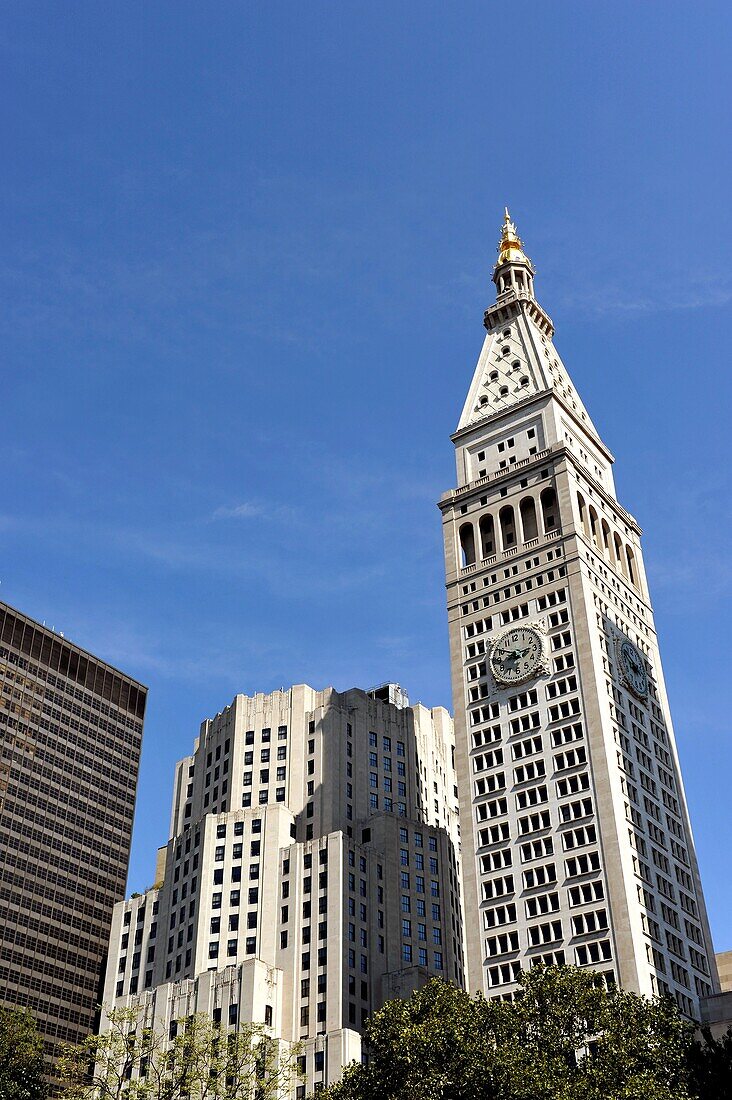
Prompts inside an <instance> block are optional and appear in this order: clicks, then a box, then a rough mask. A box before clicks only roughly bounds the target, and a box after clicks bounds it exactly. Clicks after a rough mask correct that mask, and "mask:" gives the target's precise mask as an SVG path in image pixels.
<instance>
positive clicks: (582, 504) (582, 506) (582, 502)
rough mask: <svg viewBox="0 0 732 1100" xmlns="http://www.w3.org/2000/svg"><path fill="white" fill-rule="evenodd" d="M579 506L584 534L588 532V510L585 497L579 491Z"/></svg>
mask: <svg viewBox="0 0 732 1100" xmlns="http://www.w3.org/2000/svg"><path fill="white" fill-rule="evenodd" d="M577 506H578V507H579V518H580V523H581V525H582V534H583V535H586V534H587V512H586V510H585V498H584V497H583V496H582V493H577Z"/></svg>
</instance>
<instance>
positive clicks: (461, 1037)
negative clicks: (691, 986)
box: [324, 967, 716, 1100]
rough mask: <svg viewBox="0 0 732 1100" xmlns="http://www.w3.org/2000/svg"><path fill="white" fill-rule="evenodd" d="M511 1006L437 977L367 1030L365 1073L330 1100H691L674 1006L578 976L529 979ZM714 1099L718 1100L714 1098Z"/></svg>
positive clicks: (685, 1037)
mask: <svg viewBox="0 0 732 1100" xmlns="http://www.w3.org/2000/svg"><path fill="white" fill-rule="evenodd" d="M520 986H521V988H520V994H519V996H518V997H517V998H516V999H515V1000H514V1001H512V1002H506V1001H486V1000H484V999H483V998H482V997H476V998H470V997H469V996H468V995H467V994H465V993H462V992H461V991H459V990H457V989H455V988H453V987H452V986H448V985H447V984H446V983H444V982H441V981H438V980H433V981H432V982H430V983H429V984H428V985H426V986H425V987H424V988H422V989H421V990H419V991H418V992H417V993H415V994H413V996H412V997H411V998H410V999H409V1000H408V1001H390V1002H388V1003H387V1004H386V1005H385V1006H384V1008H383V1009H382V1010H381V1012H378V1013H376V1014H375V1015H374V1016H373V1017H372V1020H371V1022H370V1023H369V1025H368V1027H367V1032H366V1043H367V1049H368V1054H369V1059H368V1064H367V1065H366V1066H361V1065H354V1066H352V1067H351V1068H349V1069H348V1070H347V1071H346V1073H345V1074H344V1077H343V1079H342V1081H341V1082H340V1083H339V1084H338V1085H336V1086H334V1087H332V1088H331V1089H329V1090H327V1092H326V1093H325V1097H324V1100H417V1098H419V1100H691V1098H692V1097H694V1096H702V1095H704V1096H705V1100H712V1094H702V1093H694V1092H692V1091H690V1074H689V1063H688V1058H689V1052H690V1050H691V1048H692V1045H693V1039H692V1035H693V1028H692V1026H691V1025H689V1024H687V1023H686V1022H685V1021H684V1020H683V1019H682V1017H681V1016H680V1014H679V1012H678V1010H677V1009H676V1006H675V1004H674V1003H673V1002H671V1001H670V1000H652V1001H651V1000H648V999H646V998H644V997H640V996H638V995H637V994H634V993H628V992H624V991H621V990H615V989H611V990H608V989H606V988H605V987H604V985H602V984H600V983H599V982H598V980H597V978H596V976H595V975H593V974H591V973H587V972H586V971H584V970H580V969H578V968H575V967H548V968H543V967H539V968H536V969H533V970H531V971H529V972H526V973H524V974H523V975H522V976H521V979H520ZM715 1100H716V1098H715Z"/></svg>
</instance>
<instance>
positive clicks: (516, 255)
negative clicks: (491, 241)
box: [496, 206, 531, 267]
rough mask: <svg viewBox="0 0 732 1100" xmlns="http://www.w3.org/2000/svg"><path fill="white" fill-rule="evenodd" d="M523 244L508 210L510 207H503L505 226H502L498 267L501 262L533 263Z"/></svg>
mask: <svg viewBox="0 0 732 1100" xmlns="http://www.w3.org/2000/svg"><path fill="white" fill-rule="evenodd" d="M523 248H524V246H523V244H522V243H521V239H520V238H519V235H518V233H517V231H516V226H515V224H514V223H513V222H512V221H511V215H510V213H509V211H508V207H507V206H505V207H504V208H503V226H502V228H501V239H500V241H499V243H498V250H497V251H498V263H497V264H496V267H499V266H500V265H501V264H505V263H509V262H510V261H519V262H522V261H523V263H527V264H529V265H530V264H531V261H530V260H529V258H528V257H527V256H525V255H524V251H523Z"/></svg>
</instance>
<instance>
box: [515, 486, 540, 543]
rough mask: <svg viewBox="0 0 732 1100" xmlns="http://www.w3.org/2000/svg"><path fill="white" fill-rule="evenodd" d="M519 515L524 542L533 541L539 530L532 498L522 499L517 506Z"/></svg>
mask: <svg viewBox="0 0 732 1100" xmlns="http://www.w3.org/2000/svg"><path fill="white" fill-rule="evenodd" d="M519 513H520V515H521V530H522V531H523V536H524V542H528V541H529V539H535V538H536V537H537V536H538V534H539V528H538V526H537V523H536V505H535V504H534V498H533V497H524V499H523V500H522V501H521V503H520V504H519Z"/></svg>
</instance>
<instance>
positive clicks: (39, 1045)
mask: <svg viewBox="0 0 732 1100" xmlns="http://www.w3.org/2000/svg"><path fill="white" fill-rule="evenodd" d="M43 1075H44V1065H43V1040H42V1039H41V1036H40V1035H39V1033H38V1030H37V1028H36V1023H35V1020H34V1019H33V1017H32V1016H31V1014H30V1013H29V1012H25V1011H20V1010H16V1009H12V1008H0V1097H2V1100H45V1097H46V1095H47V1088H46V1083H45V1080H44V1076H43Z"/></svg>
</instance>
